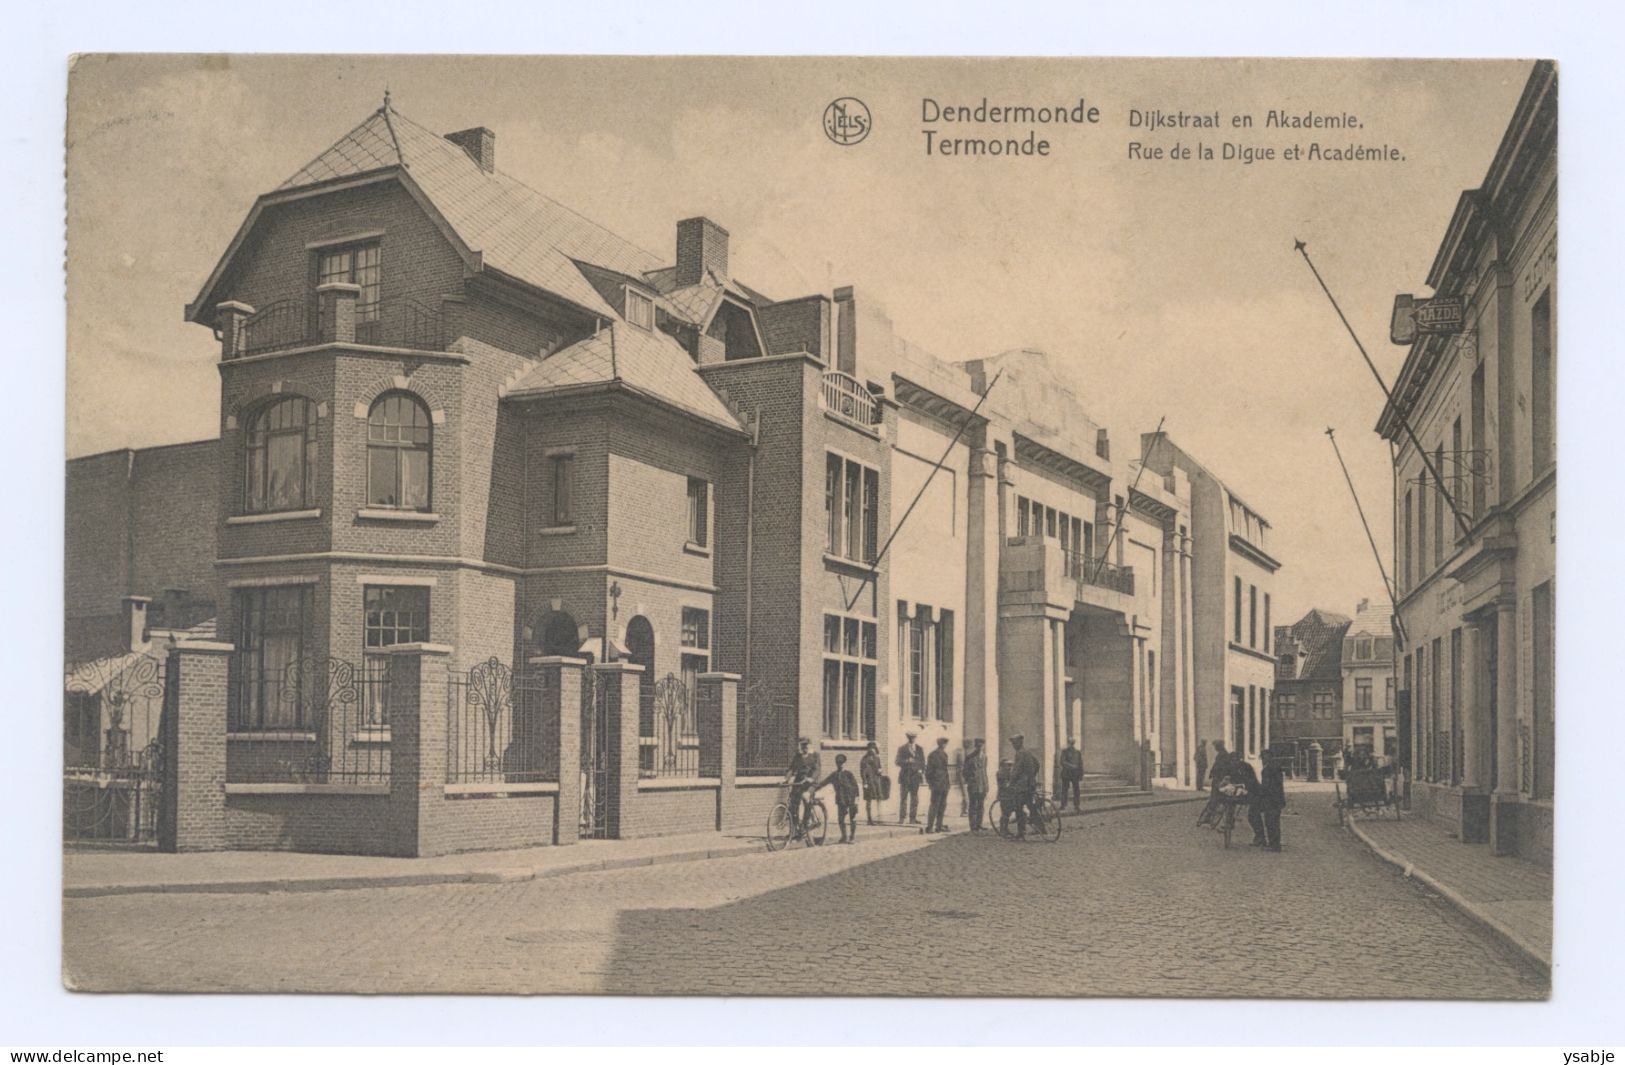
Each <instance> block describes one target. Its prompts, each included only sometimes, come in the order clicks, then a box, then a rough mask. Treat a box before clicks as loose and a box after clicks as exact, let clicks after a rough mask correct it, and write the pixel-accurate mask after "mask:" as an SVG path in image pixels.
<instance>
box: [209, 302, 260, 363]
mask: <svg viewBox="0 0 1625 1065" xmlns="http://www.w3.org/2000/svg"><path fill="white" fill-rule="evenodd" d="M253 314H254V308H252V307H250V306H249V305H248V304H246V303H238V302H237V301H236V300H227V301H226V302H224V303H217V304H215V305H214V327H215V329H216V330H218V331H219V333H220V357H221V358H222V359H235V358H237V357H238V356H239V355H242V354H243V349H244V348H246V347H247V346H248V337H247V336H246V335H245V327H246V325H247V323H248V319H249V318H250V317H252V316H253Z"/></svg>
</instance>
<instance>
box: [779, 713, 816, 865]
mask: <svg viewBox="0 0 1625 1065" xmlns="http://www.w3.org/2000/svg"><path fill="white" fill-rule="evenodd" d="M811 746H812V740H809V739H808V738H807V737H805V736H803V737H801V739H800V740H799V741H797V747H799V748H800V749H799V750H798V751H796V753H795V755H794V756H792V757H791V759H790V768H789V769H788V770H786V771H785V774H784V780H785V783H787V784H789V785H790V824H792V825H794V826H795V838H796V839H800V838H801V836H802V827H801V804H802V803H803V802H804V801H805V800H806V798H807V795H808V794H809V793H810V792H811V791H812V790H813V786H814V785H815V784H817V783H818V755H817V754H816V753H815V752H813V751H811V750H809V748H810V747H811Z"/></svg>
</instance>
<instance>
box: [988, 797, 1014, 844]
mask: <svg viewBox="0 0 1625 1065" xmlns="http://www.w3.org/2000/svg"><path fill="white" fill-rule="evenodd" d="M987 823H988V825H989V826H991V827H992V829H993V831H994V832H996V833H997V834H998V835H999V836H1000V837H1004V836H1008V835H1009V834H1010V832H1009V830H1008V829H1006V828H1005V827H1004V807H1003V806H1001V805H1000V804H999V800H998V799H994V800H993V805H992V806H989V807H988V808H987Z"/></svg>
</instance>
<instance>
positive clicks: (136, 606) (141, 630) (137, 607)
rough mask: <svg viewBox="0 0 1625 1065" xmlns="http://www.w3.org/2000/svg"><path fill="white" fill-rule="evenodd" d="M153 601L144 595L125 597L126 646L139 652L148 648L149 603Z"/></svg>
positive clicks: (143, 652) (141, 652) (143, 651)
mask: <svg viewBox="0 0 1625 1065" xmlns="http://www.w3.org/2000/svg"><path fill="white" fill-rule="evenodd" d="M151 602H152V600H151V599H149V598H148V597H146V596H144V595H127V596H125V597H124V633H125V646H126V647H127V648H128V649H129V650H131V651H134V652H136V653H137V654H145V653H146V650H147V604H148V603H151Z"/></svg>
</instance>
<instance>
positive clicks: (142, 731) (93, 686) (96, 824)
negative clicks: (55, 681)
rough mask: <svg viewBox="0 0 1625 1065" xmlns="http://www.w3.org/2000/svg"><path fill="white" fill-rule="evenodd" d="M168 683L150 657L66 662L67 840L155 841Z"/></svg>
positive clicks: (156, 660) (64, 798) (64, 811)
mask: <svg viewBox="0 0 1625 1065" xmlns="http://www.w3.org/2000/svg"><path fill="white" fill-rule="evenodd" d="M167 679H168V677H167V663H166V662H165V661H164V660H163V659H159V658H155V657H153V656H152V655H145V654H133V653H132V654H124V655H114V656H111V657H108V658H101V659H95V660H92V661H89V662H80V663H71V664H69V666H68V668H67V670H66V675H65V677H64V682H63V745H62V754H63V760H62V783H63V789H62V827H63V835H64V836H65V837H66V838H69V839H99V840H122V841H126V842H136V843H148V842H152V841H154V840H155V839H156V838H157V832H158V811H159V809H160V806H161V803H160V795H161V792H162V789H163V778H164V744H163V731H162V730H163V720H164V717H163V715H164V705H165V698H164V695H165V688H166V682H167Z"/></svg>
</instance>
